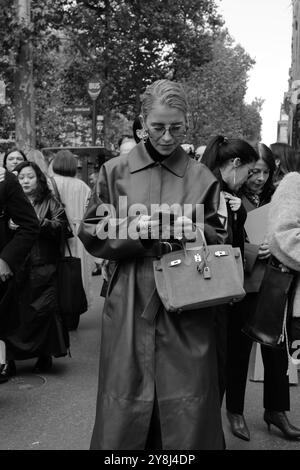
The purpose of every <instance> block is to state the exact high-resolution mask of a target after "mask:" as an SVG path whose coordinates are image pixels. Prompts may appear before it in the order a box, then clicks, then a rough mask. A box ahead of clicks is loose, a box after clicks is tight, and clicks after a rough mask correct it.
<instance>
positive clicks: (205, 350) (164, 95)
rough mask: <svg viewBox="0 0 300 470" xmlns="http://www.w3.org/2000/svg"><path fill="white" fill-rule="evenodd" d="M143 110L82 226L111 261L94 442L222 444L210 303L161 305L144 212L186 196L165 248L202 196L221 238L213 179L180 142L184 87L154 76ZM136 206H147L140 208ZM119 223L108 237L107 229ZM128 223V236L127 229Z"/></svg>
mask: <svg viewBox="0 0 300 470" xmlns="http://www.w3.org/2000/svg"><path fill="white" fill-rule="evenodd" d="M141 111H142V112H141V113H142V122H143V139H142V141H141V142H140V143H139V144H138V145H137V146H136V147H135V148H134V149H132V151H131V152H130V153H129V154H128V155H125V156H123V157H118V158H114V159H112V160H110V161H109V162H107V163H105V164H104V165H103V166H102V167H101V169H100V173H99V179H98V183H97V188H96V191H95V194H94V198H93V199H92V200H91V202H90V205H89V208H88V210H87V213H86V215H85V218H84V220H83V223H82V226H81V230H80V232H79V236H80V238H81V240H82V241H83V243H84V245H85V247H86V249H87V250H88V251H89V252H90V253H91V254H92V255H94V256H96V257H100V258H104V259H109V260H114V261H116V267H115V269H114V272H113V273H112V276H111V277H110V281H109V286H108V292H107V296H106V300H105V306H104V311H103V318H102V340H101V353H100V368H99V389H98V398H97V413H96V420H95V425H94V431H93V436H92V442H91V449H110V450H112V449H118V450H125V449H126V450H132V449H135V450H143V449H157V450H159V449H185V450H188V449H215V450H216V449H222V448H223V434H222V426H221V415H220V404H219V396H218V384H217V372H216V367H217V365H216V356H215V340H214V328H213V312H212V309H210V308H208V309H202V310H201V311H197V310H195V311H187V312H184V313H182V314H181V315H178V314H174V313H173V314H171V313H167V312H166V311H165V310H164V308H163V307H162V304H161V302H160V299H159V297H158V296H157V293H156V289H155V281H154V273H153V260H154V259H155V258H156V257H157V255H158V254H159V252H161V251H160V250H162V247H161V244H160V243H159V241H158V240H157V238H156V236H154V233H156V234H157V232H159V217H157V218H156V217H155V218H154V217H152V216H151V215H150V214H151V213H152V211H151V207H152V205H153V204H155V205H158V206H161V205H162V204H165V205H167V206H168V207H170V206H172V204H174V203H177V204H178V205H180V206H181V207H182V208H183V205H184V204H185V203H186V204H190V206H189V207H191V208H192V209H191V213H190V217H187V216H183V217H178V218H176V217H175V218H174V223H173V224H171V222H170V220H169V222H166V223H163V224H162V225H161V232H163V233H164V234H165V237H166V238H164V241H165V242H167V243H165V244H164V245H163V247H164V248H165V249H166V250H167V249H170V247H173V246H174V249H176V248H175V246H176V243H175V241H176V240H174V237H173V236H172V235H171V233H175V232H176V233H177V232H178V231H179V230H181V231H182V224H184V227H185V231H184V234H185V235H186V236H187V237H190V236H191V235H192V234H193V231H194V229H193V223H194V222H201V221H200V220H196V206H197V204H203V205H204V230H205V235H206V238H207V242H208V243H211V244H213V243H218V241H219V242H222V241H223V239H224V235H225V231H224V230H223V228H222V226H221V224H220V222H219V219H218V216H217V207H218V203H219V185H218V182H217V180H216V179H215V178H214V176H213V175H212V173H211V172H210V171H209V170H208V169H207V168H206V167H205V166H204V165H202V164H199V163H197V162H196V161H194V160H192V159H191V158H189V156H188V155H187V154H186V153H185V152H184V150H183V149H182V148H181V143H182V141H183V138H184V136H185V133H186V130H187V101H186V98H185V94H184V92H183V89H182V87H181V85H179V84H178V83H176V82H171V81H169V80H159V81H157V82H154V83H153V84H152V85H150V86H149V87H148V88H147V89H146V91H145V93H144V95H143V100H142V110H141ZM121 196H122V198H121ZM124 197H125V198H126V201H127V211H126V214H125V213H124V208H123V207H121V204H122V203H123V202H124ZM137 204H138V207H137ZM134 208H135V212H134V211H133V209H134ZM138 208H139V211H141V210H142V209H141V208H143V209H146V211H147V214H145V212H143V213H142V214H141V212H140V215H138ZM120 212H122V217H121V216H120ZM118 217H119V218H118ZM154 219H155V220H154ZM117 221H119V225H117V229H118V230H116V233H115V235H114V233H113V232H111V235H109V232H108V234H107V236H106V237H105V233H106V230H109V229H111V228H114V227H115V225H116V222H117ZM131 224H133V226H135V227H136V232H134V236H130V234H129V227H130V225H131ZM127 231H128V233H127ZM167 232H169V234H168V235H167ZM121 233H122V235H123V236H122V237H121V235H120V234H121ZM126 235H128V236H126ZM177 235H178V233H177ZM178 236H179V235H178ZM172 243H173V245H172ZM177 247H178V244H177Z"/></svg>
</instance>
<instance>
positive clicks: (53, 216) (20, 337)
mask: <svg viewBox="0 0 300 470" xmlns="http://www.w3.org/2000/svg"><path fill="white" fill-rule="evenodd" d="M34 209H35V211H36V214H37V216H38V218H39V220H40V235H39V238H38V239H37V241H36V242H35V244H34V245H33V247H32V249H31V251H30V254H29V255H28V257H27V260H26V261H25V263H23V266H22V267H21V268H20V269H19V272H18V273H17V276H16V280H17V287H18V301H19V302H18V303H19V323H18V327H17V328H16V329H15V330H14V331H13V333H12V334H10V335H8V336H7V337H6V339H5V341H6V344H7V350H8V354H9V356H10V357H11V358H14V359H28V358H32V357H37V356H39V355H40V354H47V355H53V356H65V355H66V354H67V348H68V347H69V337H68V332H67V330H66V328H65V327H64V325H63V323H62V320H61V316H60V312H59V304H58V291H57V288H58V286H57V262H58V260H59V258H60V256H61V243H62V234H63V231H64V230H66V225H67V218H66V214H65V211H64V209H63V207H62V206H61V204H60V203H59V202H58V201H57V200H56V199H55V198H54V197H53V196H48V197H47V198H45V199H44V200H43V201H42V202H41V203H40V204H36V205H35V206H34Z"/></svg>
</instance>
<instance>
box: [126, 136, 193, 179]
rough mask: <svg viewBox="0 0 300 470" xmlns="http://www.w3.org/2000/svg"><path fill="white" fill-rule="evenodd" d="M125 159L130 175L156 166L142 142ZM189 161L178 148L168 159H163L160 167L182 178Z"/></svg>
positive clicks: (181, 149) (185, 154) (184, 153)
mask: <svg viewBox="0 0 300 470" xmlns="http://www.w3.org/2000/svg"><path fill="white" fill-rule="evenodd" d="M127 158H128V162H129V168H130V173H136V172H137V171H141V170H144V169H145V168H148V167H151V166H154V165H157V162H155V161H154V160H152V158H151V157H150V155H149V153H148V152H147V150H146V148H145V145H144V143H143V142H140V143H139V144H137V145H136V146H135V147H134V148H133V149H132V150H131V152H130V153H129V155H128V157H127ZM189 159H190V157H189V156H188V155H187V153H186V152H185V151H184V150H183V148H181V147H180V146H178V147H177V148H176V149H175V150H174V152H173V153H172V154H171V155H170V156H169V157H167V158H165V159H164V160H163V161H162V162H161V163H160V165H162V166H163V167H165V168H166V169H167V170H169V171H171V172H172V173H174V174H175V175H176V176H179V177H180V178H183V176H184V174H185V172H186V168H187V165H188V162H189Z"/></svg>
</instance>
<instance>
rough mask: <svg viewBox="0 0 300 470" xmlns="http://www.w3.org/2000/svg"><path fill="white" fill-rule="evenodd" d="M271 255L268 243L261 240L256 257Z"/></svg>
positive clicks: (265, 257)
mask: <svg viewBox="0 0 300 470" xmlns="http://www.w3.org/2000/svg"><path fill="white" fill-rule="evenodd" d="M270 256H271V253H270V250H269V245H268V243H266V242H263V243H262V244H261V245H260V247H259V250H258V259H267V258H269V257H270Z"/></svg>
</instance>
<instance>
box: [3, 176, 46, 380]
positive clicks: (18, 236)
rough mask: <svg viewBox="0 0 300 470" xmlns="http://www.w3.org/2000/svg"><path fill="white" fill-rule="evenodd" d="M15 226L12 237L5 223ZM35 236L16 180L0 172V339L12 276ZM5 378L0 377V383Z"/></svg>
mask: <svg viewBox="0 0 300 470" xmlns="http://www.w3.org/2000/svg"><path fill="white" fill-rule="evenodd" d="M10 220H13V222H14V224H15V225H16V226H17V228H16V230H15V233H14V236H13V237H12V236H11V232H10V230H9V221H10ZM38 234H39V221H38V219H37V217H36V214H35V212H34V209H33V207H32V206H31V204H30V203H29V201H28V200H27V198H26V197H25V195H24V193H23V190H22V188H21V186H20V185H19V183H18V180H17V178H16V177H15V176H14V175H13V174H11V173H10V172H8V171H7V170H6V169H4V168H0V339H1V338H2V337H3V335H5V333H6V332H7V331H8V329H9V328H10V326H11V323H10V321H11V313H12V310H13V305H14V298H15V296H14V292H15V282H14V279H15V276H14V274H15V273H16V271H17V269H18V267H19V266H20V265H21V264H22V263H23V261H24V260H25V258H26V256H27V254H28V253H29V251H30V249H31V247H32V245H33V244H34V242H35V240H36V239H37V237H38ZM6 381H7V378H6V377H4V376H1V375H0V383H3V382H6Z"/></svg>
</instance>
